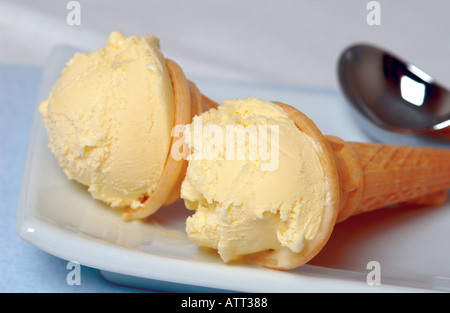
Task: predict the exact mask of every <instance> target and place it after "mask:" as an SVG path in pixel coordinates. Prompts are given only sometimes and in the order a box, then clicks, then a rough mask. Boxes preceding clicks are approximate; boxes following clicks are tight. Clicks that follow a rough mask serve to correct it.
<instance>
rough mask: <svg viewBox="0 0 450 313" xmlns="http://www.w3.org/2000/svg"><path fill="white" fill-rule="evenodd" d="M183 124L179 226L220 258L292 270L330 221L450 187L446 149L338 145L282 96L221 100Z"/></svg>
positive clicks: (426, 202)
mask: <svg viewBox="0 0 450 313" xmlns="http://www.w3.org/2000/svg"><path fill="white" fill-rule="evenodd" d="M189 130H190V131H189V135H188V136H186V137H187V138H186V142H187V144H188V145H189V147H190V150H191V155H190V160H189V165H188V168H187V172H186V176H185V179H184V181H183V183H182V187H181V197H182V198H183V199H184V201H185V204H186V206H187V208H188V209H191V210H194V211H195V212H194V213H193V214H192V215H191V216H190V217H189V218H188V219H187V221H186V232H187V234H188V237H189V238H190V239H191V240H192V241H194V242H195V243H196V244H197V245H199V246H201V247H208V248H212V249H216V250H217V251H218V253H219V255H220V257H221V258H222V260H223V261H225V262H233V261H249V262H252V263H256V264H260V265H263V266H266V267H269V268H274V269H292V268H295V267H298V266H301V265H303V264H304V263H306V262H308V261H309V260H310V259H312V258H313V257H314V256H315V255H316V254H317V253H318V252H319V251H320V250H321V249H322V247H323V246H324V245H325V244H326V242H327V240H328V238H329V237H330V235H331V233H332V230H333V227H334V225H335V224H336V223H337V222H341V221H344V220H345V219H347V218H349V217H351V216H353V215H356V214H360V213H363V212H368V211H372V210H375V209H379V208H384V207H390V206H394V205H396V206H405V205H407V206H411V207H414V206H418V205H422V206H436V205H439V204H442V203H443V202H444V201H445V200H446V189H447V188H449V187H450V150H447V149H436V148H421V147H410V146H395V145H384V144H378V143H354V142H345V141H343V140H341V139H340V138H337V137H334V136H324V135H323V134H322V133H321V132H320V130H319V129H318V128H317V126H316V125H315V124H314V122H313V121H311V120H310V119H309V118H308V117H307V116H306V115H304V114H303V113H301V112H300V111H298V110H297V109H295V108H294V107H292V106H289V105H287V104H284V103H280V102H270V101H265V100H261V99H255V98H248V99H227V100H224V101H223V103H222V105H220V106H218V108H217V109H211V110H209V111H207V112H204V113H202V114H200V115H199V116H196V117H194V118H193V121H192V123H191V125H189ZM239 136H240V140H239V139H238V138H239ZM233 138H234V139H233ZM261 139H262V140H261ZM199 142H201V144H199ZM264 142H265V143H264ZM390 209H393V208H390Z"/></svg>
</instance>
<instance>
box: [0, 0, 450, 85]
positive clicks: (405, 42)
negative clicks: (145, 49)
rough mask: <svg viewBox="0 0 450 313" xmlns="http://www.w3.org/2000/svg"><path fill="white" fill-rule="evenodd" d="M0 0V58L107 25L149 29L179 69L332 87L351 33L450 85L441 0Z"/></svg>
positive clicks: (90, 43) (102, 34)
mask: <svg viewBox="0 0 450 313" xmlns="http://www.w3.org/2000/svg"><path fill="white" fill-rule="evenodd" d="M68 2H69V1H64V0H39V1H32V0H0V62H9V63H10V62H13V63H21V64H34V65H36V64H37V65H43V64H45V62H46V58H47V57H48V55H49V52H50V51H51V49H52V48H53V47H54V46H55V45H70V46H75V47H77V48H80V49H84V50H88V51H89V50H93V49H97V48H99V47H100V46H102V45H103V44H104V43H105V41H106V36H107V35H108V33H110V32H111V31H112V30H116V29H118V30H122V31H123V32H124V34H125V35H132V34H139V35H142V34H144V33H153V34H154V35H155V36H157V37H159V38H160V40H161V48H162V51H163V53H164V54H165V56H166V57H169V58H172V59H174V60H176V61H177V62H178V63H179V64H180V65H181V66H182V67H183V69H184V71H185V72H186V74H187V76H188V77H190V78H195V77H202V78H203V77H207V78H209V77H211V78H215V79H225V80H243V81H251V82H264V83H275V84H288V85H293V86H319V87H326V88H338V82H337V78H336V62H337V59H338V57H339V55H340V53H341V52H342V50H343V49H344V48H346V47H347V46H348V45H350V44H353V43H355V42H368V43H373V44H377V45H380V46H382V47H384V48H386V49H388V50H389V51H392V52H394V53H395V54H397V55H399V56H401V57H402V58H404V59H406V60H408V61H410V62H413V63H415V64H416V65H417V66H418V67H419V68H421V69H422V70H424V71H425V72H428V73H429V74H430V75H432V76H434V77H435V78H436V79H437V80H438V81H440V82H441V83H442V84H444V85H446V86H450V58H449V56H450V40H449V34H448V33H449V30H450V18H449V15H450V1H448V0H428V1H426V0H389V1H387V0H379V1H378V2H379V3H380V5H381V25H379V26H377V25H375V26H369V25H368V24H367V21H366V19H367V15H368V14H369V13H370V10H368V9H367V4H368V3H369V1H367V0H339V1H337V0H327V1H325V0H300V1H299V0H295V1H294V0H227V1H217V0H208V1H207V0H166V1H162V0H159V1H158V0H152V1H140V0H127V1H119V0H112V1H111V0H108V1H106V0H89V1H88V0H79V1H78V2H79V3H80V6H81V25H79V26H76V25H75V26H69V25H68V24H67V22H66V17H67V14H68V13H69V12H70V11H69V10H67V9H66V5H67V3H68Z"/></svg>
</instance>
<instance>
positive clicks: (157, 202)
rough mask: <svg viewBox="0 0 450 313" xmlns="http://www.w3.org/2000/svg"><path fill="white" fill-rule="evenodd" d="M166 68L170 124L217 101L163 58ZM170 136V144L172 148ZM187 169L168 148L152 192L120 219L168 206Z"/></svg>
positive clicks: (188, 118)
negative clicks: (172, 111)
mask: <svg viewBox="0 0 450 313" xmlns="http://www.w3.org/2000/svg"><path fill="white" fill-rule="evenodd" d="M166 67H167V70H168V72H169V76H170V79H171V81H172V90H173V99H174V105H175V118H174V124H173V125H187V124H190V123H191V120H192V118H193V117H194V116H195V115H197V114H200V113H202V112H204V111H206V110H208V109H210V108H211V107H213V108H217V104H216V103H215V102H214V101H212V100H211V99H209V98H207V97H205V96H204V95H202V94H201V93H200V91H199V89H198V88H197V86H196V85H195V84H194V83H193V82H191V81H189V80H187V79H186V76H185V75H184V73H183V70H182V69H181V67H180V66H179V65H178V64H176V63H175V62H174V61H172V60H169V59H166ZM173 143H174V138H173V137H172V142H171V144H170V146H171V147H172V145H173ZM186 168H187V161H186V160H185V158H182V159H180V160H175V159H174V158H172V155H171V151H169V154H168V156H167V160H166V163H165V165H164V169H163V172H162V174H161V177H160V179H159V181H158V184H157V186H156V188H155V189H154V190H153V192H152V194H151V195H150V196H148V197H145V198H144V199H143V200H142V202H143V206H142V207H140V208H139V209H136V210H133V209H131V208H128V209H126V211H125V212H124V214H123V215H122V218H123V219H124V220H132V219H142V218H146V217H148V216H150V215H152V214H153V213H155V212H156V211H157V210H158V209H159V208H160V207H161V206H163V205H169V204H171V203H173V202H175V201H176V200H178V199H179V198H180V188H181V183H182V181H183V179H184V176H185V173H186Z"/></svg>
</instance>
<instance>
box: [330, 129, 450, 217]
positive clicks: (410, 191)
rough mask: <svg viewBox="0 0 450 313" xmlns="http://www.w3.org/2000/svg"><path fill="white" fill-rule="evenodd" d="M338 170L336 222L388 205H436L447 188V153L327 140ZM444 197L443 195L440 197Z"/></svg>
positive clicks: (449, 168) (449, 181)
mask: <svg viewBox="0 0 450 313" xmlns="http://www.w3.org/2000/svg"><path fill="white" fill-rule="evenodd" d="M327 138H328V139H329V141H330V143H331V146H332V147H333V151H334V154H335V159H336V163H337V166H338V170H339V175H340V177H339V180H340V181H339V183H340V192H341V205H340V210H339V214H338V217H337V221H338V222H340V221H343V220H345V219H346V218H348V217H350V216H353V215H357V214H360V213H363V212H368V211H372V210H376V209H379V208H384V207H387V206H391V205H396V204H402V203H408V202H409V203H410V204H413V203H414V202H416V203H417V204H419V203H420V200H421V199H422V204H423V205H426V204H439V202H442V201H443V200H445V197H442V196H440V198H439V199H437V200H438V201H436V199H433V197H430V199H428V200H425V199H427V198H426V197H427V196H428V195H434V196H435V197H438V195H439V192H440V191H444V190H445V189H446V188H449V187H450V150H446V149H433V148H419V147H411V146H396V145H384V144H377V143H356V142H344V141H342V140H340V139H338V138H336V137H327ZM442 194H445V193H441V195H442Z"/></svg>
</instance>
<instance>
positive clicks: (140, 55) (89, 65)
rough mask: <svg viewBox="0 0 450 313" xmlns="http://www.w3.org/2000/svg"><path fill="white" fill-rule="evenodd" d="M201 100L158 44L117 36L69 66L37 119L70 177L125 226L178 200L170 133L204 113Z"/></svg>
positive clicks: (178, 165)
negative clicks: (116, 214) (116, 212)
mask: <svg viewBox="0 0 450 313" xmlns="http://www.w3.org/2000/svg"><path fill="white" fill-rule="evenodd" d="M204 99H205V98H204V97H203V96H202V95H201V94H200V92H199V90H198V88H197V87H196V86H195V84H194V83H192V82H191V81H188V80H187V79H186V77H185V76H184V73H183V71H182V69H181V68H180V67H179V66H178V65H177V64H176V63H175V62H174V61H171V60H168V59H165V58H164V56H163V54H162V52H161V51H160V46H159V40H158V39H157V38H156V37H154V36H153V35H144V36H143V37H142V38H139V37H138V36H131V37H126V36H124V35H123V34H122V33H121V32H120V31H114V32H112V33H111V34H110V35H109V37H108V40H107V43H106V45H105V46H104V47H102V48H100V49H98V50H97V51H93V52H90V53H81V52H80V53H76V54H75V55H74V56H73V57H72V58H71V59H70V60H69V61H68V62H67V64H66V67H65V68H64V69H63V70H62V72H61V76H60V77H59V79H58V81H57V82H56V83H55V85H54V86H53V89H52V91H51V93H50V95H49V96H48V99H46V100H45V101H43V102H42V103H41V104H40V106H39V112H40V113H41V114H42V116H43V119H44V124H45V127H46V130H47V133H48V137H49V148H50V150H51V151H52V153H53V154H54V155H55V157H56V159H57V161H58V163H59V165H60V166H61V167H62V169H63V170H64V172H65V173H66V174H67V176H68V177H69V178H70V179H74V180H76V181H78V182H79V183H81V184H83V185H86V186H88V190H89V192H90V194H91V195H92V197H93V198H95V199H97V200H100V201H102V202H104V203H106V204H108V205H109V206H111V207H115V208H124V215H123V218H124V219H126V220H128V219H134V218H144V217H146V216H149V215H151V214H152V213H154V212H155V211H156V210H158V209H159V208H160V207H161V206H162V205H164V204H169V203H171V202H173V201H175V200H177V199H179V189H180V184H181V180H179V177H180V173H182V172H183V171H184V170H185V167H186V161H185V160H174V159H173V158H171V157H170V153H169V151H170V147H171V142H172V136H171V131H172V128H173V126H174V125H177V124H188V123H190V121H191V117H192V116H193V115H195V114H198V113H200V112H202V111H203V110H204V109H205V108H207V106H206V105H205V101H204Z"/></svg>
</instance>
